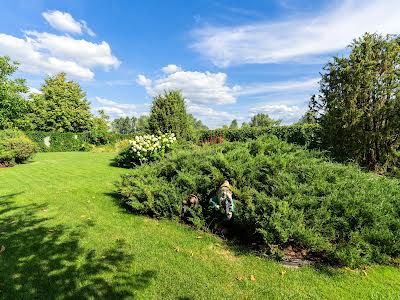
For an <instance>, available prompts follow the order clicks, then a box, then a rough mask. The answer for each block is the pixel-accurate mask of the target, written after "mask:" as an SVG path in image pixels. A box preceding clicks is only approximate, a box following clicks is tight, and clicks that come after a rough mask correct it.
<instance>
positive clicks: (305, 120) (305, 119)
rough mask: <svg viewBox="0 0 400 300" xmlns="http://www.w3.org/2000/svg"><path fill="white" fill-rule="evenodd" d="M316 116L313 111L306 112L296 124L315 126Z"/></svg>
mask: <svg viewBox="0 0 400 300" xmlns="http://www.w3.org/2000/svg"><path fill="white" fill-rule="evenodd" d="M316 123H317V115H316V112H315V111H313V110H307V111H306V113H305V114H304V115H303V116H302V117H301V119H300V120H299V121H298V122H297V124H300V125H301V124H316Z"/></svg>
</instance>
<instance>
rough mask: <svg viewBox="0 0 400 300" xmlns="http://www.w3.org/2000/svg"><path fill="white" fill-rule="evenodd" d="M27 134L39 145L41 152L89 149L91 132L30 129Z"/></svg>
mask: <svg viewBox="0 0 400 300" xmlns="http://www.w3.org/2000/svg"><path fill="white" fill-rule="evenodd" d="M26 135H27V136H29V137H30V138H31V139H32V140H33V141H34V142H35V143H36V144H37V145H38V147H39V149H38V151H39V152H67V151H85V150H88V149H89V133H87V132H84V133H73V132H39V131H30V132H26ZM47 139H48V142H47ZM46 144H47V145H46Z"/></svg>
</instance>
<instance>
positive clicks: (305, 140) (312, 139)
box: [198, 124, 321, 148]
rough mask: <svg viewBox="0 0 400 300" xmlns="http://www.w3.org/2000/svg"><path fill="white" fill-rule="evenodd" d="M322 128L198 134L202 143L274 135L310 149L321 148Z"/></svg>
mask: <svg viewBox="0 0 400 300" xmlns="http://www.w3.org/2000/svg"><path fill="white" fill-rule="evenodd" d="M320 131H321V128H320V126H319V125H316V124H302V125H287V126H271V127H245V128H241V129H228V128H226V129H214V130H201V131H199V133H198V140H199V141H200V142H202V141H207V140H210V138H211V137H214V138H215V137H222V138H223V139H224V140H226V141H230V142H233V141H246V140H249V139H256V138H258V137H260V136H262V135H266V134H272V135H275V136H277V137H278V138H279V139H281V140H283V141H286V142H289V143H294V144H298V145H303V146H306V147H308V148H320V146H321V135H320Z"/></svg>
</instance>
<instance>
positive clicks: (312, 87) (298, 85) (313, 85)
mask: <svg viewBox="0 0 400 300" xmlns="http://www.w3.org/2000/svg"><path fill="white" fill-rule="evenodd" d="M318 81H319V79H318V78H312V79H306V80H301V81H300V80H299V81H279V82H266V83H255V84H249V85H246V86H243V87H238V88H237V89H236V92H235V95H237V96H250V95H259V94H267V93H275V92H284V91H290V92H299V91H316V90H317V88H318Z"/></svg>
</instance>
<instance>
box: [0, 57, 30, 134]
mask: <svg viewBox="0 0 400 300" xmlns="http://www.w3.org/2000/svg"><path fill="white" fill-rule="evenodd" d="M17 69H18V63H17V62H12V61H10V58H9V57H7V56H0V129H7V128H14V127H17V128H18V127H21V123H22V119H23V116H24V114H25V113H26V110H27V101H26V100H25V99H24V97H23V94H24V93H27V92H28V88H27V86H26V83H25V80H24V79H21V78H16V79H10V77H11V76H12V75H13V74H14V73H15V72H16V71H17Z"/></svg>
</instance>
